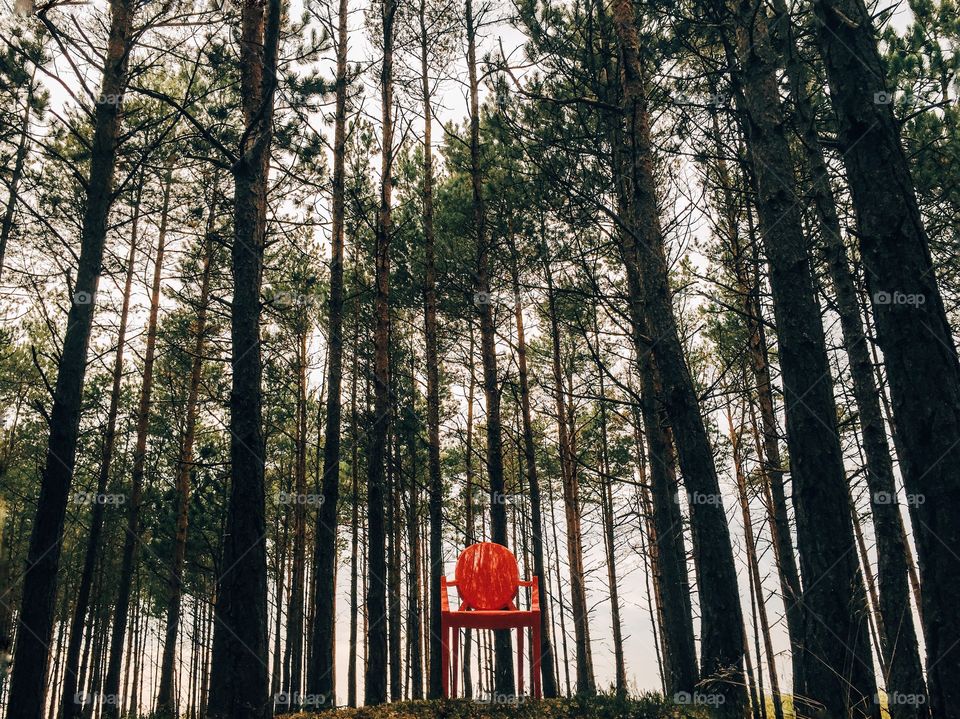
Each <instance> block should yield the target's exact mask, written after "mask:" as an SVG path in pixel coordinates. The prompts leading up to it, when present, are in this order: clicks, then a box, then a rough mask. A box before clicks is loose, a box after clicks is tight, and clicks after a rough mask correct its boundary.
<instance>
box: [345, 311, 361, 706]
mask: <svg viewBox="0 0 960 719" xmlns="http://www.w3.org/2000/svg"><path fill="white" fill-rule="evenodd" d="M359 317H360V305H359V303H358V304H356V305H355V306H354V312H353V333H354V335H353V371H352V372H351V378H350V497H351V501H352V511H351V513H350V550H351V551H350V655H349V657H348V659H347V706H349V707H355V706H357V619H358V616H359V611H360V607H359V603H360V596H359V591H358V588H357V583H358V576H357V564H358V562H359V554H360V490H359V486H358V474H359V471H360V468H359V462H360V458H359V454H360V451H359V446H358V444H359V437H358V435H357V377H358V376H359V374H360V367H359V365H358V359H359V358H358V356H357V350H358V347H359V344H360V327H359Z"/></svg>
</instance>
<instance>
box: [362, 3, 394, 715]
mask: <svg viewBox="0 0 960 719" xmlns="http://www.w3.org/2000/svg"><path fill="white" fill-rule="evenodd" d="M398 6H399V3H398V0H385V2H384V4H383V7H382V11H383V15H382V29H383V66H382V69H381V75H380V81H381V89H380V100H381V109H382V123H381V125H382V133H383V134H382V140H381V148H380V157H381V167H380V208H379V211H378V213H377V227H376V258H375V265H376V266H375V283H376V298H375V300H374V318H375V322H376V328H375V331H374V371H373V379H374V386H373V389H374V419H373V427H372V429H371V435H372V436H371V442H370V453H369V455H368V472H367V522H368V529H367V543H368V551H369V554H368V558H367V566H368V572H369V574H368V585H367V602H366V605H367V606H366V611H367V620H368V622H369V626H368V629H367V632H368V636H367V652H368V653H367V671H366V676H365V678H364V702H365V703H366V704H371V705H373V704H382V703H384V702H385V701H386V700H387V576H386V575H387V562H386V536H385V530H384V519H385V517H384V511H385V509H386V502H385V500H386V497H385V487H384V462H385V461H386V459H387V457H386V456H385V455H386V448H387V430H388V426H389V421H390V404H391V400H390V305H389V298H390V240H391V236H392V233H393V225H392V213H391V198H392V193H393V177H392V174H393V44H394V20H395V18H396V14H397V9H398Z"/></svg>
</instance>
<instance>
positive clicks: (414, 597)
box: [406, 342, 423, 699]
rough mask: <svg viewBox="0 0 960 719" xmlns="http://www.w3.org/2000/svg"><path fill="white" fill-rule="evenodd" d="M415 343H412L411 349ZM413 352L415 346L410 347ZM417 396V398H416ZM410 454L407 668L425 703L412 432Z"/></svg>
mask: <svg viewBox="0 0 960 719" xmlns="http://www.w3.org/2000/svg"><path fill="white" fill-rule="evenodd" d="M412 344H413V343H412V342H411V345H412ZM411 350H412V346H411ZM414 356H415V355H414V353H413V352H412V351H411V353H410V358H411V362H410V376H411V387H414V388H415V387H416V385H415V384H414V382H415V381H416V379H415V377H416V374H415V367H414V366H413V358H414ZM415 396H416V395H415V394H414V397H415ZM411 401H412V403H413V407H411V414H413V416H416V402H415V400H411ZM408 443H409V450H408V451H409V453H410V479H409V482H407V483H406V485H407V486H406V489H407V492H408V493H409V497H408V500H407V541H408V542H409V552H410V554H409V556H408V557H407V562H408V563H409V566H408V569H407V597H408V599H407V646H408V647H409V660H408V662H407V665H408V666H409V667H410V681H411V684H412V685H413V686H412V691H411V693H410V698H412V699H423V657H422V649H421V645H420V606H421V605H420V533H419V529H420V528H419V521H420V498H419V487H418V485H417V435H416V433H414V432H410V434H409V436H408Z"/></svg>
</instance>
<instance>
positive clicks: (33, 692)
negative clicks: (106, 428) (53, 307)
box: [7, 0, 136, 719]
mask: <svg viewBox="0 0 960 719" xmlns="http://www.w3.org/2000/svg"><path fill="white" fill-rule="evenodd" d="M135 4H136V3H135V2H134V0H112V1H111V4H110V31H109V37H108V40H107V49H106V54H105V57H104V64H103V78H102V80H101V84H100V92H101V96H109V97H116V98H122V97H123V93H124V90H125V89H126V85H127V66H128V61H129V56H130V45H131V42H132V40H131V37H132V26H133V10H134V7H135ZM120 109H121V102H116V103H111V102H99V103H97V105H96V110H95V112H94V121H93V124H94V127H93V139H92V142H91V152H90V176H89V179H88V181H87V195H86V206H85V208H84V211H83V225H82V231H81V239H80V258H79V261H78V264H77V278H76V283H75V284H74V287H73V292H74V294H73V298H72V300H73V301H72V304H71V305H70V312H69V314H68V317H67V329H66V332H65V334H64V338H63V346H62V349H61V352H60V364H59V366H58V368H57V381H56V386H55V389H54V393H53V407H52V409H51V411H50V422H49V427H50V434H49V438H48V441H47V453H46V458H45V462H44V469H43V474H42V480H41V485H40V497H39V500H38V503H37V513H36V518H35V520H34V523H33V528H32V530H31V533H30V546H29V549H28V551H27V562H26V570H25V572H24V575H23V591H22V594H21V605H20V607H21V608H20V613H19V627H20V630H19V631H18V641H17V645H16V652H15V655H14V661H13V666H14V670H13V676H12V677H11V680H10V695H9V700H8V704H7V717H8V718H9V719H37V717H38V716H40V715H41V713H42V711H43V700H44V696H45V695H44V685H45V683H46V679H47V667H48V660H49V649H48V647H49V645H50V641H51V638H52V636H53V622H54V611H55V603H56V593H57V591H56V590H57V570H58V568H59V565H60V554H61V548H62V544H63V524H64V518H65V515H66V510H67V500H68V495H69V492H70V484H71V482H72V480H73V470H74V466H75V463H76V453H77V437H78V434H79V429H80V410H81V401H82V398H83V380H84V375H85V374H86V369H87V347H88V344H89V341H90V331H91V328H92V326H93V310H94V302H95V298H96V293H97V284H98V282H99V279H100V270H101V267H102V264H103V250H104V244H105V241H106V235H107V215H108V213H109V210H110V204H111V201H112V199H113V175H114V167H115V165H116V156H117V137H118V134H119V129H120Z"/></svg>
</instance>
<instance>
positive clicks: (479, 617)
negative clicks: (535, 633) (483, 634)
mask: <svg viewBox="0 0 960 719" xmlns="http://www.w3.org/2000/svg"><path fill="white" fill-rule="evenodd" d="M443 618H444V620H445V622H446V623H447V625H448V626H451V627H462V628H465V629H514V628H516V627H529V626H533V625H534V624H539V622H540V611H539V610H527V611H520V610H516V609H466V610H461V611H449V612H443Z"/></svg>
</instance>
